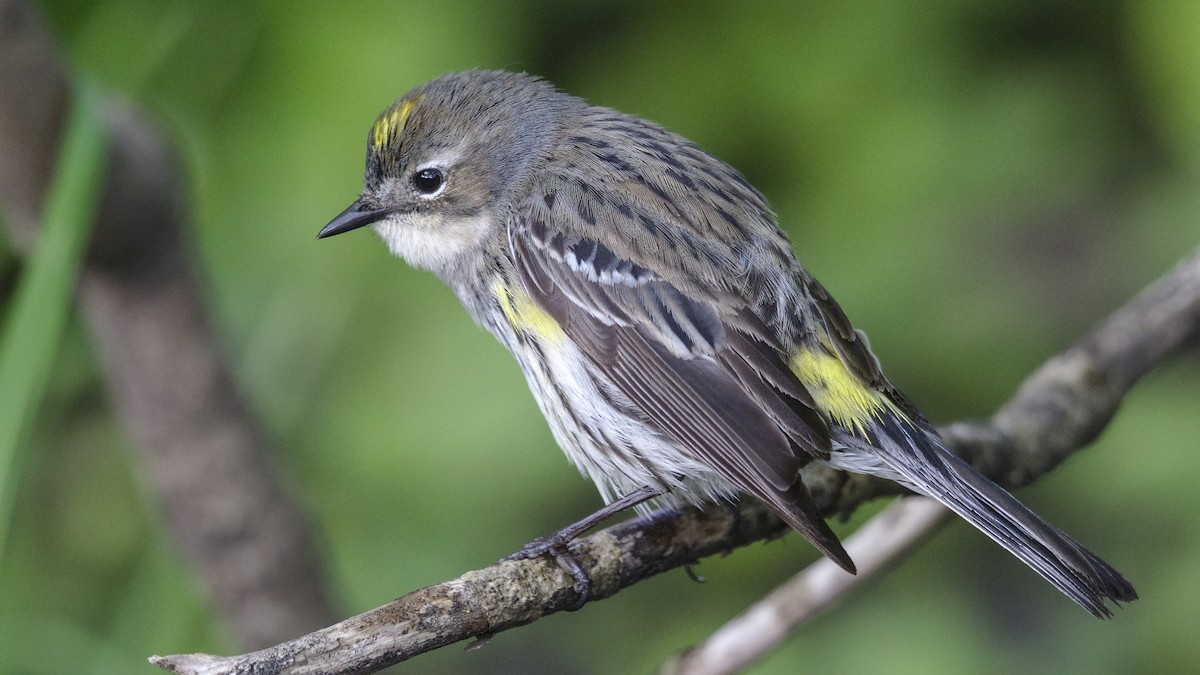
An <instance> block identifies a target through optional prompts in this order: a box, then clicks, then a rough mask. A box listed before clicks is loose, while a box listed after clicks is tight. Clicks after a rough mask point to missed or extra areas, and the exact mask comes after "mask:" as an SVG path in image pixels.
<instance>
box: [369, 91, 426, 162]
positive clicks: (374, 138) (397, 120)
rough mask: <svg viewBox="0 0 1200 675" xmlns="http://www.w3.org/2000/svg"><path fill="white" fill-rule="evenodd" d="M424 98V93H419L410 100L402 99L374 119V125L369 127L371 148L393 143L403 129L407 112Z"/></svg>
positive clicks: (380, 147) (406, 120) (406, 119)
mask: <svg viewBox="0 0 1200 675" xmlns="http://www.w3.org/2000/svg"><path fill="white" fill-rule="evenodd" d="M424 98H425V95H424V94H421V95H420V96H418V97H416V98H414V99H412V100H409V99H402V100H400V101H397V102H396V103H394V104H393V105H392V106H391V107H389V108H388V109H387V110H384V111H383V114H381V115H380V116H379V119H377V120H375V126H374V127H373V128H372V129H371V148H372V149H374V150H381V149H383V148H384V147H387V146H389V145H392V144H393V143H395V141H396V139H397V138H399V137H400V132H402V131H404V125H405V123H406V122H408V115H409V113H411V112H412V110H413V108H415V107H416V106H417V104H418V103H420V102H421V100H422V99H424Z"/></svg>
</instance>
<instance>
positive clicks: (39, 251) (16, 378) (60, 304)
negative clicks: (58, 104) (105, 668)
mask: <svg viewBox="0 0 1200 675" xmlns="http://www.w3.org/2000/svg"><path fill="white" fill-rule="evenodd" d="M74 94H75V95H74V99H73V101H72V104H71V109H70V112H69V114H68V116H67V122H66V127H65V130H64V133H63V140H62V144H61V150H60V154H59V159H58V168H57V171H56V172H55V174H54V177H53V180H52V182H51V184H50V188H49V192H48V193H47V198H46V205H45V211H44V212H43V216H42V227H41V230H40V232H39V235H38V242H37V246H36V247H35V249H34V251H33V254H32V255H31V256H30V257H29V259H28V262H27V265H26V268H25V271H24V274H23V276H22V278H21V280H20V283H19V285H18V287H17V289H16V293H15V295H14V298H13V303H12V309H11V310H10V312H9V316H8V320H7V326H6V328H5V331H4V339H3V342H2V343H0V561H3V559H4V550H5V544H6V542H7V535H8V527H9V524H10V522H11V520H12V510H13V504H14V502H15V500H16V496H15V493H16V488H17V480H16V474H17V471H16V467H17V466H18V462H17V451H18V448H19V444H20V443H21V441H22V440H23V439H24V438H25V437H26V436H27V433H28V428H29V425H30V423H31V422H32V420H33V418H34V413H35V412H36V410H37V405H38V403H39V402H40V401H41V399H42V396H43V394H44V392H45V389H46V383H47V381H48V380H49V377H50V370H51V368H52V367H53V365H54V356H55V354H56V353H57V351H58V345H59V342H60V339H61V337H62V332H63V326H64V325H65V324H66V320H67V312H68V309H69V307H70V303H71V296H72V291H73V290H74V287H75V279H76V276H77V275H78V272H79V267H80V261H81V259H82V256H83V251H84V249H85V247H86V246H87V241H88V233H89V231H90V225H91V223H92V221H93V220H94V218H95V213H96V206H97V200H98V198H99V195H100V187H101V185H102V184H103V175H104V159H105V138H104V125H103V123H102V122H101V120H100V116H99V98H100V97H99V95H98V93H97V92H96V91H95V90H94V89H93V88H92V87H91V86H90V85H87V84H85V83H78V86H76V87H75V90H74Z"/></svg>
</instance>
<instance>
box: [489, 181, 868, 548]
mask: <svg viewBox="0 0 1200 675" xmlns="http://www.w3.org/2000/svg"><path fill="white" fill-rule="evenodd" d="M548 185H550V186H551V187H548V188H547V189H548V190H549V191H547V192H542V193H539V194H535V195H533V196H532V197H531V198H530V202H529V203H528V204H526V205H524V208H521V209H519V213H521V214H522V215H521V216H520V217H518V218H516V219H514V221H513V222H511V223H510V226H509V245H510V246H511V249H512V256H513V261H514V268H515V270H516V275H517V278H518V281H519V283H520V285H521V286H522V287H523V289H522V290H523V292H524V293H527V294H528V296H529V298H530V299H531V300H532V301H533V302H534V303H536V305H537V306H539V307H540V308H541V309H543V310H544V311H545V312H546V313H547V314H549V316H550V317H552V318H553V319H554V321H555V322H556V323H557V324H558V325H559V326H560V327H561V329H562V330H563V332H564V333H565V334H566V335H567V336H568V337H569V338H570V339H571V340H572V342H573V343H574V344H575V345H576V346H577V347H578V348H579V349H580V350H581V351H582V352H583V354H584V355H585V356H586V357H587V358H588V359H589V360H590V361H591V363H592V365H593V366H594V367H595V368H596V369H597V370H598V371H599V372H601V373H603V374H604V375H605V377H606V378H607V379H608V380H610V381H611V382H612V383H613V385H614V386H615V387H617V388H618V389H619V390H620V391H621V392H622V393H623V394H624V395H625V396H626V397H628V398H629V400H630V401H632V402H633V403H634V404H635V405H636V406H637V407H638V408H639V410H640V412H641V413H642V414H643V415H644V416H645V418H646V420H648V421H649V422H650V423H651V424H652V425H654V426H655V427H656V428H657V429H658V430H659V431H660V432H661V433H663V434H665V435H666V436H668V437H669V438H671V439H672V440H673V441H674V442H675V443H676V444H677V446H678V447H679V448H680V449H681V450H682V451H684V452H686V453H689V454H690V455H691V456H692V457H693V458H695V459H696V460H698V461H700V462H701V463H703V464H705V465H706V466H709V467H711V468H712V469H713V471H715V472H717V473H718V474H720V475H721V476H722V477H724V478H725V479H726V480H728V481H729V482H730V483H732V484H733V485H735V486H737V487H738V488H739V489H741V490H743V491H745V492H747V493H750V494H752V495H754V496H755V497H758V498H759V499H761V500H763V501H764V502H765V503H766V504H767V505H769V506H770V507H772V509H773V510H774V511H775V512H776V513H778V514H779V515H780V516H781V517H782V518H783V519H784V520H785V521H786V522H788V524H789V525H791V526H792V527H793V528H795V529H796V530H798V531H800V532H801V533H803V534H804V535H806V536H807V537H808V538H809V539H810V540H811V541H812V542H813V543H814V544H815V545H817V546H818V548H820V549H821V550H822V551H824V552H825V553H826V554H827V555H829V557H830V558H832V559H833V560H835V561H837V562H838V563H839V564H840V565H842V566H843V567H845V568H846V569H850V570H852V569H853V563H852V562H851V561H850V559H849V557H848V556H847V555H846V553H845V551H844V549H842V546H841V544H840V543H839V542H838V540H837V537H836V536H835V535H834V534H833V533H832V531H830V530H829V528H828V526H827V525H826V523H825V521H824V520H823V519H822V518H821V517H820V516H819V514H818V513H817V512H816V509H815V507H814V506H813V503H812V499H811V496H810V495H809V493H808V491H807V489H806V488H805V487H804V485H803V483H802V482H801V481H800V474H799V470H800V468H801V467H802V466H803V465H804V464H807V463H808V462H809V461H811V460H812V459H814V458H816V459H827V458H828V457H829V452H830V441H829V435H828V434H829V432H828V429H827V427H826V424H825V422H824V419H823V418H822V417H821V416H820V415H819V414H818V413H817V412H815V410H814V405H813V400H812V398H811V397H810V396H809V394H808V392H807V391H806V390H805V389H804V387H803V386H802V385H801V384H800V382H799V381H798V380H797V378H796V377H795V375H794V374H793V373H792V372H791V371H790V370H789V368H788V365H787V363H786V361H785V359H784V358H783V357H782V356H781V350H780V347H779V345H778V344H776V343H775V340H774V338H773V337H772V336H771V334H770V331H769V330H768V328H767V327H766V326H765V325H764V324H763V323H762V321H761V320H759V319H758V318H757V317H756V316H755V315H754V314H753V313H752V312H751V311H750V310H749V309H748V308H747V307H746V302H745V301H744V300H740V299H739V298H737V297H736V296H730V295H729V294H728V293H726V292H722V291H720V290H716V289H717V288H718V285H717V284H708V285H707V286H706V284H705V283H704V280H702V279H695V278H681V277H680V274H681V273H680V272H679V271H678V270H676V271H674V272H673V273H672V275H673V276H674V279H673V281H668V280H667V278H666V275H665V274H662V273H660V272H659V271H658V270H656V269H654V265H653V264H652V263H650V262H648V260H647V259H646V258H644V257H643V258H639V259H635V258H634V256H631V255H629V254H628V251H630V250H631V247H629V246H627V245H623V244H622V243H621V242H619V241H616V240H615V239H614V238H613V233H614V232H616V231H618V229H619V228H615V227H599V228H596V229H595V231H594V233H593V234H594V236H592V237H590V238H589V237H586V236H583V235H582V234H581V233H580V232H579V229H580V228H579V218H580V217H581V216H580V213H579V209H578V204H576V203H573V202H572V200H571V199H569V198H567V197H569V196H570V195H569V194H566V195H564V194H563V192H554V191H553V190H554V187H553V184H552V183H548ZM560 187H561V186H560ZM548 195H558V197H557V198H552V197H548ZM591 206H595V205H594V204H593V205H591ZM640 208H641V207H640V206H639V205H637V204H636V203H634V204H626V205H625V207H624V208H607V207H605V209H604V214H602V215H600V214H591V215H592V217H596V218H598V217H609V218H622V217H629V218H638V217H645V218H655V219H660V221H661V219H664V218H668V217H669V216H668V215H666V214H663V213H661V212H659V213H650V212H645V213H640V212H638V211H639V209H640ZM659 225H660V226H661V228H662V230H663V231H674V232H678V231H680V229H679V228H678V227H677V226H673V225H672V224H671V223H669V222H659ZM621 249H624V251H625V254H624V255H621V254H618V253H617V252H616V251H617V250H621ZM685 274H686V273H685ZM705 288H713V289H714V290H712V291H709V292H706V291H705V290H704V289H705ZM685 289H686V290H685Z"/></svg>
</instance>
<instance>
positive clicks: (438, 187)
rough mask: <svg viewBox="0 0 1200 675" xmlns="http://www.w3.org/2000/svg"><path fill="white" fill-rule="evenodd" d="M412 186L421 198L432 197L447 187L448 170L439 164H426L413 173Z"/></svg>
mask: <svg viewBox="0 0 1200 675" xmlns="http://www.w3.org/2000/svg"><path fill="white" fill-rule="evenodd" d="M412 186H413V189H415V190H416V191H417V196H418V197H420V198H421V199H432V198H434V197H436V196H438V195H440V194H441V193H442V191H443V190H445V189H446V170H445V169H442V168H441V167H438V166H425V167H421V168H420V169H417V170H416V171H414V172H413V175H412Z"/></svg>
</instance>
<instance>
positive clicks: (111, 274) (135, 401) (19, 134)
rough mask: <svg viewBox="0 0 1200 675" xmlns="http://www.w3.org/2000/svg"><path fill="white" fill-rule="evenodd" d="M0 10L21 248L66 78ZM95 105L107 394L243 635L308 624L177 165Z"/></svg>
mask: <svg viewBox="0 0 1200 675" xmlns="http://www.w3.org/2000/svg"><path fill="white" fill-rule="evenodd" d="M0 17H2V19H3V20H2V22H0V91H3V92H4V95H3V97H0V108H2V110H0V146H3V147H4V148H5V152H4V153H3V154H2V155H0V208H2V209H3V213H4V221H5V223H6V224H7V225H8V227H9V231H10V233H11V235H12V239H13V241H14V242H16V243H17V245H18V247H19V248H20V249H21V250H23V251H26V250H29V249H30V248H31V247H32V245H33V242H34V241H35V240H36V239H37V238H38V229H39V223H40V218H39V216H40V214H41V210H42V204H43V202H44V194H45V190H46V186H47V185H48V183H49V181H50V176H51V172H52V171H53V169H54V166H53V162H52V160H53V158H55V157H57V156H58V155H59V152H58V147H59V142H60V136H61V127H62V122H61V120H62V119H63V113H64V108H65V106H66V104H67V102H68V100H69V97H68V91H67V90H68V82H69V80H70V76H69V74H68V73H67V72H66V71H65V69H64V65H63V61H62V59H61V58H60V56H59V54H58V48H57V45H56V43H55V41H54V39H53V38H52V36H51V35H50V33H49V31H48V30H47V28H46V26H45V24H44V22H43V21H42V19H41V17H40V16H39V11H38V10H37V9H36V8H35V7H34V6H33V5H32V4H31V3H29V2H24V1H22V0H0ZM103 115H104V116H105V118H106V122H107V124H106V125H105V126H106V129H105V131H106V133H107V134H108V135H109V136H110V139H109V147H110V148H111V154H110V156H109V161H108V167H107V173H106V175H107V176H108V180H107V183H106V184H105V187H104V191H103V196H102V199H101V206H100V209H99V212H98V214H97V215H96V225H95V229H94V234H93V237H92V244H91V247H90V248H89V250H88V252H87V258H86V262H85V263H84V266H83V269H82V270H81V271H80V279H79V302H80V306H81V309H82V310H83V312H84V315H85V317H86V319H87V325H88V329H89V332H90V333H91V336H92V344H93V346H94V349H95V352H96V356H97V358H98V359H99V361H100V364H101V366H102V368H103V370H104V373H105V378H104V381H105V384H106V385H107V392H108V399H109V401H111V403H112V405H113V406H114V407H115V408H116V410H117V411H118V413H119V414H120V416H121V419H122V421H123V424H124V426H125V429H126V430H127V432H128V433H129V435H130V437H131V438H132V439H133V440H134V444H133V447H134V448H136V450H137V451H138V454H137V458H138V461H139V463H140V464H141V466H142V474H143V475H144V477H145V479H146V480H147V482H148V487H149V490H150V491H151V492H152V493H154V494H155V495H156V496H157V498H158V501H159V508H160V509H161V512H162V513H163V515H164V517H165V519H166V523H167V527H168V531H169V532H170V534H171V536H172V538H173V539H174V540H175V543H176V544H177V545H178V546H179V549H180V550H181V551H182V553H183V554H184V556H185V557H186V558H187V559H188V562H189V563H191V565H192V566H193V567H194V569H195V570H196V572H197V574H198V575H199V577H200V579H201V581H202V583H203V584H204V586H205V588H206V590H207V592H208V594H209V596H210V597H211V598H212V601H213V605H214V608H215V609H216V611H217V612H219V613H220V614H221V615H222V617H223V618H224V619H225V620H226V621H227V622H228V623H229V626H230V628H231V630H232V631H233V632H234V634H235V635H237V636H238V639H239V641H240V642H242V643H243V644H246V645H247V646H256V645H257V646H262V645H266V644H272V643H274V642H277V641H279V640H281V639H285V638H288V637H293V636H295V635H298V634H302V633H304V632H307V631H308V630H311V629H313V628H314V627H316V626H320V625H323V624H324V623H327V622H328V621H330V620H331V619H332V617H333V616H334V613H333V611H332V609H331V605H330V602H329V598H328V596H327V594H326V592H325V589H324V586H323V580H322V577H321V573H320V565H319V563H318V555H317V552H316V550H315V548H314V542H313V536H312V534H311V532H310V530H309V525H308V523H307V519H306V518H305V516H304V514H303V513H302V511H301V510H300V509H299V507H298V505H297V504H296V502H295V501H294V500H293V499H291V498H290V497H289V496H288V494H287V492H286V490H285V488H284V486H283V485H282V483H281V481H280V477H279V475H278V471H277V469H276V468H275V466H274V465H273V463H272V462H271V460H270V459H269V457H268V454H269V450H268V444H267V442H266V441H265V438H264V434H263V432H262V430H261V429H260V426H259V424H258V422H257V420H255V418H254V416H253V415H252V414H251V412H250V411H249V410H248V408H247V407H246V405H245V403H244V402H243V400H242V397H241V395H240V393H239V392H238V390H237V387H236V386H235V384H234V378H233V376H232V375H231V373H230V369H229V363H228V361H227V359H225V357H224V355H223V354H222V353H221V349H220V348H219V347H218V344H217V342H218V341H217V339H216V336H215V334H214V332H213V328H212V326H211V323H210V321H209V319H208V316H207V311H206V309H205V306H204V305H205V303H204V299H203V293H202V289H201V286H200V284H199V282H198V280H197V278H196V274H195V271H194V270H193V268H192V263H191V254H190V253H189V251H188V245H187V237H186V236H185V234H184V232H185V230H186V226H185V222H184V221H185V217H184V215H183V214H184V209H183V208H182V200H183V194H184V192H185V190H184V187H183V185H182V177H181V174H180V172H179V170H178V166H177V164H178V162H177V160H176V158H175V157H174V155H173V153H172V151H171V150H170V148H169V146H168V144H167V142H166V140H165V139H164V138H163V137H162V135H161V133H160V132H158V131H157V130H155V129H154V128H153V127H151V126H150V125H149V124H148V123H147V122H146V121H145V120H144V119H143V118H142V117H140V116H139V115H138V114H137V113H136V112H134V111H133V110H131V109H129V108H127V107H123V106H121V105H119V104H117V103H116V102H113V101H109V102H106V105H105V106H104V110H103ZM75 450H76V451H78V452H86V451H87V448H85V447H78V448H75Z"/></svg>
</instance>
